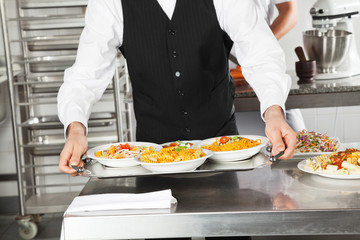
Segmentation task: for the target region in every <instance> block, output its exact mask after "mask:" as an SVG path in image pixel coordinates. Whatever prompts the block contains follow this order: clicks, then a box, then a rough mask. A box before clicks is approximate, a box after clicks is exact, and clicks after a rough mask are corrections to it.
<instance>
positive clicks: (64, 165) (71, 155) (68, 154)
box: [59, 122, 88, 176]
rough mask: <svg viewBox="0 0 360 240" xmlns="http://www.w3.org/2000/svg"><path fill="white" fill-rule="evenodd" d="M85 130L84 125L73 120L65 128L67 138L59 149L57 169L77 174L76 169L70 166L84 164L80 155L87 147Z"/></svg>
mask: <svg viewBox="0 0 360 240" xmlns="http://www.w3.org/2000/svg"><path fill="white" fill-rule="evenodd" d="M85 131H86V129H85V126H84V125H83V124H82V123H80V122H73V123H71V124H70V125H69V127H68V128H67V139H66V142H65V145H64V148H63V150H62V151H61V154H60V161H59V170H60V171H61V172H64V173H68V174H70V175H71V176H77V175H78V173H77V172H76V170H75V169H73V168H72V167H70V166H76V167H83V166H84V163H83V161H81V156H82V155H83V154H84V153H85V151H86V149H87V147H88V142H87V139H86V135H85Z"/></svg>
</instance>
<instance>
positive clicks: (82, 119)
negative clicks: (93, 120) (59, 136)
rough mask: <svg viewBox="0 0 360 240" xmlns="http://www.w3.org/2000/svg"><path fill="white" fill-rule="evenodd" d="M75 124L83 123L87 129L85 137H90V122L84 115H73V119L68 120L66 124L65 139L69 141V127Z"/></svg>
mask: <svg viewBox="0 0 360 240" xmlns="http://www.w3.org/2000/svg"><path fill="white" fill-rule="evenodd" d="M73 122H80V123H82V125H84V127H85V136H87V135H88V124H87V122H88V120H87V119H86V118H85V117H84V116H83V115H82V114H72V115H71V119H68V120H66V122H65V123H64V136H65V139H67V134H66V131H67V129H68V127H69V125H70V124H71V123H73Z"/></svg>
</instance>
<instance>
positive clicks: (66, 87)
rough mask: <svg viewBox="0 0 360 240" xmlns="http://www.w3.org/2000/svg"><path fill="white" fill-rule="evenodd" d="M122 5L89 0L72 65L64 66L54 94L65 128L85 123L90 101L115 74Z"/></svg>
mask: <svg viewBox="0 0 360 240" xmlns="http://www.w3.org/2000/svg"><path fill="white" fill-rule="evenodd" d="M122 21H123V20H122V7H121V1H117V0H101V1H99V0H89V2H88V6H87V10H86V14H85V28H84V29H83V32H82V34H81V37H80V41H79V47H78V52H77V56H76V61H75V63H74V65H73V66H72V67H70V68H68V69H66V70H65V73H64V83H63V84H62V86H61V87H60V90H59V93H58V96H57V101H58V103H57V107H58V115H59V119H60V121H61V122H62V123H63V125H64V128H65V131H66V129H67V127H68V125H69V124H70V123H72V122H74V121H78V122H81V123H82V124H83V125H84V126H85V127H86V132H87V121H88V119H89V117H90V113H91V110H92V107H93V105H94V104H95V103H96V102H97V101H99V99H100V98H101V96H102V94H103V93H104V91H105V89H106V88H107V86H108V85H109V83H110V81H111V79H112V77H113V76H114V72H115V66H116V55H117V48H118V47H119V46H120V45H121V44H122V35H123V34H122V32H123V23H122Z"/></svg>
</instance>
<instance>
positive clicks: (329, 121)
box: [317, 115, 343, 138]
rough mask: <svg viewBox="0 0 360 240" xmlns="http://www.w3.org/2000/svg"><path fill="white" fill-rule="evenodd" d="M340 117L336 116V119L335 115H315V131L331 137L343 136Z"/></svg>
mask: <svg viewBox="0 0 360 240" xmlns="http://www.w3.org/2000/svg"><path fill="white" fill-rule="evenodd" d="M342 124H343V121H342V119H341V118H340V119H339V118H338V120H337V121H336V119H335V116H331V115H330V116H329V115H319V116H318V117H317V126H318V128H317V132H320V133H326V134H327V135H328V136H331V137H340V138H342V137H343V133H342Z"/></svg>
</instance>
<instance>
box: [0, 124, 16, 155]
mask: <svg viewBox="0 0 360 240" xmlns="http://www.w3.org/2000/svg"><path fill="white" fill-rule="evenodd" d="M9 149H14V141H13V134H12V129H11V128H1V129H0V151H9Z"/></svg>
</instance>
